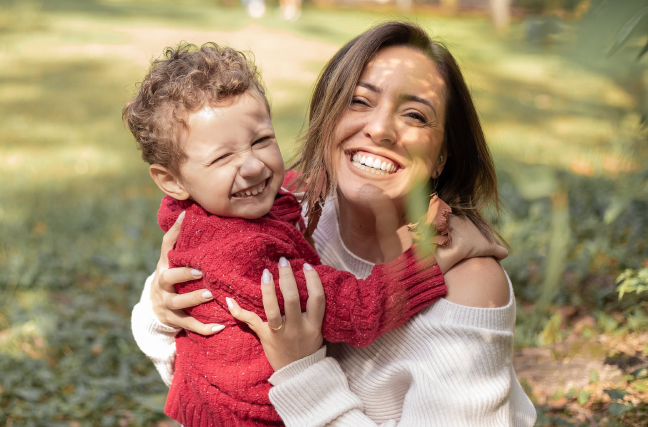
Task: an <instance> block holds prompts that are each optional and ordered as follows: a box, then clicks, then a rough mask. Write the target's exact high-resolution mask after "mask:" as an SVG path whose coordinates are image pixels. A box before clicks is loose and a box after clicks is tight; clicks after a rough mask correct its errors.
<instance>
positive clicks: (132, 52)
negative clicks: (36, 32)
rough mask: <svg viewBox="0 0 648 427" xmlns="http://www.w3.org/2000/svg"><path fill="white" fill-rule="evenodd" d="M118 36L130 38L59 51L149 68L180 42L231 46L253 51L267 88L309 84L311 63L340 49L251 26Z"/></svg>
mask: <svg viewBox="0 0 648 427" xmlns="http://www.w3.org/2000/svg"><path fill="white" fill-rule="evenodd" d="M114 31H115V32H116V33H120V34H124V35H126V36H128V38H129V39H130V43H127V44H109V43H92V44H85V45H79V44H68V45H62V46H60V47H58V48H57V51H58V52H60V53H63V54H70V55H82V56H105V55H115V56H119V57H122V58H125V59H127V60H128V61H130V62H132V63H134V64H137V65H139V66H141V67H142V68H143V69H146V68H148V66H149V63H150V60H151V58H156V57H158V56H159V55H160V54H161V52H162V50H163V49H164V48H165V47H166V46H174V45H176V44H177V43H178V42H179V41H180V40H186V41H188V42H190V43H194V44H198V45H200V44H202V43H205V42H208V41H213V42H216V43H218V44H223V45H229V46H232V47H234V48H236V49H239V50H241V51H251V52H253V54H254V57H255V58H256V63H257V65H258V66H259V67H260V68H261V71H262V73H263V78H264V80H265V81H266V83H267V84H268V85H271V84H272V83H274V82H276V81H278V80H287V81H293V82H296V83H306V84H310V83H311V82H312V81H313V80H315V77H316V73H315V72H313V71H312V70H309V67H308V64H309V63H311V62H321V61H323V60H326V59H328V58H330V57H331V56H332V55H333V54H334V53H335V51H336V50H337V46H335V45H331V44H327V43H323V42H320V41H313V40H304V39H302V38H300V37H298V36H296V35H295V34H293V33H291V32H289V31H284V30H276V29H269V28H266V27H263V26H261V25H258V24H250V25H247V26H246V27H244V28H242V29H240V30H237V31H233V32H223V31H191V30H180V29H169V28H137V27H136V28H126V27H123V28H115V29H114Z"/></svg>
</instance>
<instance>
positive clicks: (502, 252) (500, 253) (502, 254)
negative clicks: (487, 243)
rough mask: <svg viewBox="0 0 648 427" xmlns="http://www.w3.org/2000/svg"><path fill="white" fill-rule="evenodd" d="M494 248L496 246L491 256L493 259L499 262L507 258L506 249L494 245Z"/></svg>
mask: <svg viewBox="0 0 648 427" xmlns="http://www.w3.org/2000/svg"><path fill="white" fill-rule="evenodd" d="M495 246H496V247H495V253H494V254H493V256H494V257H495V258H497V259H498V260H499V261H501V260H503V259H504V258H506V257H507V256H508V254H509V252H508V249H506V248H505V247H503V246H500V245H495Z"/></svg>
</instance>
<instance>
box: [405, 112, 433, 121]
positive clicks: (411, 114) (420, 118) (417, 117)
mask: <svg viewBox="0 0 648 427" xmlns="http://www.w3.org/2000/svg"><path fill="white" fill-rule="evenodd" d="M405 116H406V117H409V118H412V119H414V120H417V121H419V122H421V123H427V122H428V121H427V119H426V118H425V116H424V115H423V114H421V113H417V112H415V111H411V112H409V113H406V114H405Z"/></svg>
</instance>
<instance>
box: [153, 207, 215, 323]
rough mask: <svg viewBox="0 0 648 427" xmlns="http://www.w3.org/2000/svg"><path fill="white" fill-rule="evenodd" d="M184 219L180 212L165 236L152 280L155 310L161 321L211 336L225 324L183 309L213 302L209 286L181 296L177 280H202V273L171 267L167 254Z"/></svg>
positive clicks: (178, 233) (176, 238)
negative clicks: (207, 320) (201, 318)
mask: <svg viewBox="0 0 648 427" xmlns="http://www.w3.org/2000/svg"><path fill="white" fill-rule="evenodd" d="M183 219H184V212H183V213H181V214H180V216H179V217H178V220H177V221H176V223H175V224H173V226H172V227H171V228H170V229H169V231H168V232H167V233H166V234H165V235H164V238H163V239H162V250H161V252H160V260H159V261H158V265H157V268H156V270H155V276H153V282H152V283H151V303H152V305H153V312H154V313H155V315H156V316H157V318H158V320H159V321H160V322H162V323H164V324H165V325H167V326H172V327H175V328H182V329H187V330H190V331H193V332H196V333H199V334H201V335H212V334H214V333H217V332H220V331H222V330H223V328H225V326H223V325H218V324H208V325H205V324H203V323H200V322H199V321H197V320H196V319H194V318H193V317H191V316H189V315H188V314H187V313H185V312H184V310H183V309H185V308H187V307H193V306H196V305H198V304H202V303H204V302H207V301H211V300H212V299H213V298H214V297H213V296H212V294H211V292H209V290H208V289H200V290H197V291H193V292H188V293H186V294H182V295H179V294H177V293H176V291H175V288H174V285H175V284H176V283H182V282H187V281H189V280H196V279H200V278H201V277H202V272H200V271H198V270H196V269H192V268H188V267H179V268H172V269H169V258H168V254H169V251H170V250H171V249H173V245H175V243H176V241H177V240H178V236H179V235H180V226H181V225H182V220H183Z"/></svg>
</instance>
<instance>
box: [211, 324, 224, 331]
mask: <svg viewBox="0 0 648 427" xmlns="http://www.w3.org/2000/svg"><path fill="white" fill-rule="evenodd" d="M223 329H225V325H216V326H213V327H212V332H218V331H222V330H223Z"/></svg>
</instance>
